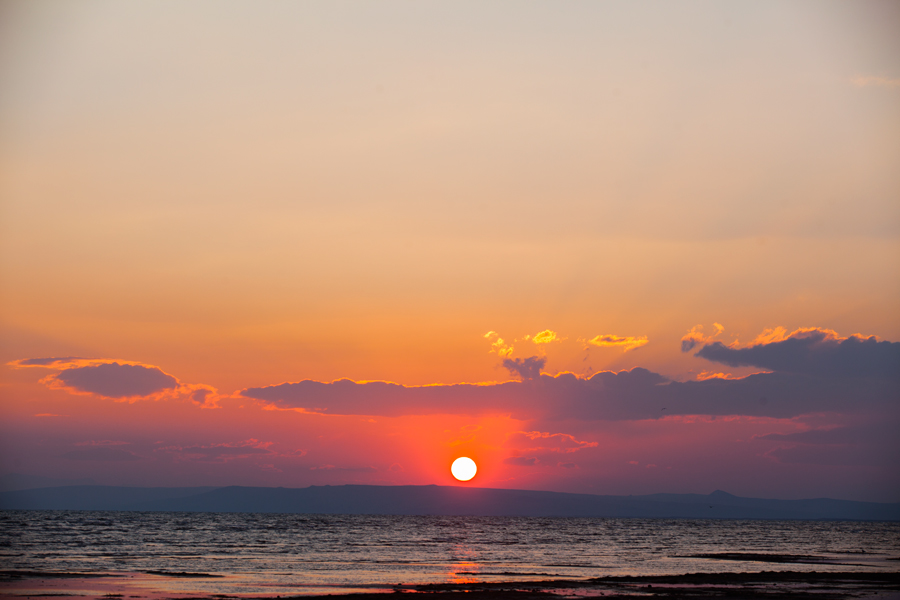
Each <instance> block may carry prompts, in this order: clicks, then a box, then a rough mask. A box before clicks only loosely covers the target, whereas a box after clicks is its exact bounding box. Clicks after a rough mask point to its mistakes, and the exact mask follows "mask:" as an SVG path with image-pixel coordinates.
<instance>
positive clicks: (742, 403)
mask: <svg viewBox="0 0 900 600" xmlns="http://www.w3.org/2000/svg"><path fill="white" fill-rule="evenodd" d="M240 395H241V396H244V397H247V398H255V399H258V400H262V401H265V402H266V403H268V404H271V405H273V406H275V407H278V408H300V409H304V410H307V411H310V412H322V413H326V414H336V415H381V416H400V415H424V414H488V413H494V414H496V413H502V414H510V415H512V416H513V417H515V418H518V419H523V420H529V419H541V420H551V421H560V420H567V419H580V420H623V419H656V418H660V417H664V416H668V415H675V414H708V415H750V416H768V417H779V418H783V417H793V416H797V415H801V414H807V413H812V412H839V413H849V412H868V411H880V412H881V413H882V414H884V415H885V416H887V415H891V414H896V413H897V411H898V401H897V399H898V398H900V384H898V382H897V381H895V380H888V379H878V378H872V379H858V380H857V379H838V380H830V379H827V378H823V377H815V376H811V375H807V374H799V373H758V374H755V375H751V376H749V377H744V378H742V379H708V380H705V381H687V382H678V381H669V380H668V379H666V378H665V377H663V376H662V375H659V374H658V373H653V372H652V371H648V370H646V369H642V368H635V369H632V370H630V371H622V372H619V373H612V372H601V373H597V374H595V375H594V376H593V377H591V378H589V379H582V378H579V377H576V376H575V375H572V374H570V373H564V374H561V375H558V376H556V377H552V376H549V375H541V376H540V377H538V378H536V379H527V380H524V381H511V382H506V383H502V384H492V385H472V384H460V385H435V386H425V387H406V386H403V385H399V384H395V383H383V382H370V383H354V382H352V381H349V380H340V381H335V382H333V383H321V382H317V381H301V382H298V383H283V384H280V385H275V386H267V387H261V388H248V389H245V390H243V391H241V392H240Z"/></svg>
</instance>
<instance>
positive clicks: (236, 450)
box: [157, 438, 275, 462]
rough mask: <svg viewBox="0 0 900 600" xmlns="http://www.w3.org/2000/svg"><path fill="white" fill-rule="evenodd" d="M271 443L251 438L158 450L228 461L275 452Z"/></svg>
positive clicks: (203, 458)
mask: <svg viewBox="0 0 900 600" xmlns="http://www.w3.org/2000/svg"><path fill="white" fill-rule="evenodd" d="M271 445H272V443H271V442H260V441H259V440H257V439H253V438H251V439H248V440H244V441H241V442H226V443H221V444H208V445H201V446H167V447H165V448H159V449H158V450H157V451H158V452H168V453H171V454H176V455H178V456H179V457H180V458H181V459H182V460H200V461H208V462H227V461H230V460H234V459H236V458H246V457H248V456H255V455H272V454H275V452H273V451H272V450H270V449H269V446H271Z"/></svg>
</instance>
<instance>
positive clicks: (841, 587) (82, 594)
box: [0, 571, 900, 600]
mask: <svg viewBox="0 0 900 600" xmlns="http://www.w3.org/2000/svg"><path fill="white" fill-rule="evenodd" d="M207 578H208V579H218V578H221V576H214V575H210V574H201V573H128V572H122V573H91V574H86V573H66V572H37V571H3V572H0V598H3V599H9V600H20V599H23V598H24V599H28V598H57V597H78V598H84V599H85V600H112V599H117V598H122V599H125V598H128V599H134V600H168V599H175V600H188V599H192V598H202V599H204V600H223V599H226V598H272V599H280V600H285V599H287V598H303V599H304V600H313V599H315V598H324V597H330V596H335V595H342V596H345V597H346V599H347V600H367V599H372V598H374V599H375V600H380V599H382V598H384V596H385V594H392V595H395V594H416V595H427V596H435V597H437V598H439V600H457V599H463V598H464V599H465V600H529V599H539V598H540V599H552V598H584V597H604V598H636V597H642V598H682V599H690V598H721V599H731V598H735V599H737V598H745V599H754V598H760V599H769V600H774V599H779V598H799V599H803V598H809V599H817V600H832V599H833V600H837V599H844V598H847V599H849V598H872V599H883V600H896V599H900V573H867V572H845V573H822V572H805V573H801V572H794V571H782V572H772V571H765V572H761V573H697V574H687V575H670V576H641V577H627V576H623V577H599V578H592V579H584V580H575V581H573V580H545V581H516V582H472V583H445V584H424V585H422V584H412V585H404V584H400V583H398V584H396V585H379V586H372V587H368V586H367V587H360V586H353V587H349V586H335V587H333V588H332V589H330V590H329V591H328V592H327V593H323V591H322V590H321V588H318V587H317V588H315V589H312V588H311V589H310V592H311V593H309V594H297V593H296V588H294V589H292V592H293V593H290V594H284V593H275V592H273V593H268V594H266V593H252V594H235V595H231V594H217V593H197V592H196V591H191V590H190V589H188V588H190V586H185V585H182V584H183V583H184V582H185V581H187V580H192V581H194V582H196V581H198V580H202V579H207Z"/></svg>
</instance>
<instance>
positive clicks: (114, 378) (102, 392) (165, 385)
mask: <svg viewBox="0 0 900 600" xmlns="http://www.w3.org/2000/svg"><path fill="white" fill-rule="evenodd" d="M45 382H46V383H47V384H48V385H50V386H51V387H56V388H67V389H69V390H71V391H74V392H81V393H89V394H96V395H98V396H104V397H106V398H116V399H120V398H134V397H142V396H150V395H151V394H155V393H157V392H162V391H165V390H175V389H177V388H178V380H177V379H175V378H174V377H172V376H171V375H169V374H167V373H164V372H163V371H162V370H160V369H159V368H157V367H148V366H143V365H134V364H120V363H117V362H110V363H105V364H99V365H89V366H85V367H74V368H71V369H65V370H63V371H60V372H59V373H57V374H55V375H51V376H50V377H48V378H46V380H45Z"/></svg>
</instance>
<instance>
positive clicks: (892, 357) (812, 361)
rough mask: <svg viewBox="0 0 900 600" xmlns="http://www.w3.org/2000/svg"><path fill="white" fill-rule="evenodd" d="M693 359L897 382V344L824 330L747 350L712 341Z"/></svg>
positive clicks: (899, 350)
mask: <svg viewBox="0 0 900 600" xmlns="http://www.w3.org/2000/svg"><path fill="white" fill-rule="evenodd" d="M695 356H699V357H700V358H705V359H707V360H711V361H714V362H718V363H722V364H726V365H729V366H731V367H748V366H749V367H760V368H763V369H769V370H772V371H781V372H785V373H805V374H809V375H818V376H824V377H829V378H833V377H881V378H888V379H894V380H898V379H900V343H897V342H879V341H878V340H877V339H876V338H875V337H874V336H872V337H868V338H864V337H860V336H850V337H848V338H844V339H841V338H838V337H837V336H836V335H835V334H834V332H831V331H827V330H823V329H808V330H799V331H795V332H794V333H792V334H791V335H790V336H789V337H787V338H786V339H783V340H779V341H774V342H769V343H762V344H756V345H753V346H750V347H748V348H729V347H728V346H726V345H725V344H723V343H722V342H713V343H711V344H707V345H705V346H704V347H703V348H701V349H700V351H699V352H697V354H695Z"/></svg>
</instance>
